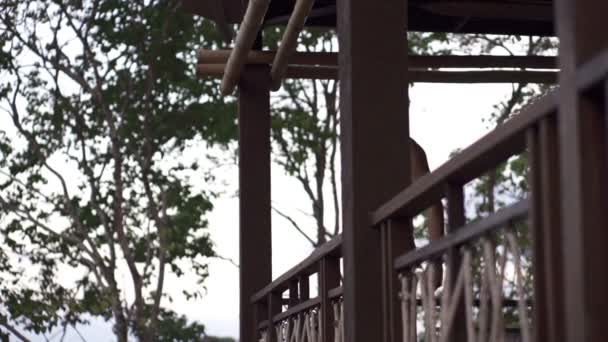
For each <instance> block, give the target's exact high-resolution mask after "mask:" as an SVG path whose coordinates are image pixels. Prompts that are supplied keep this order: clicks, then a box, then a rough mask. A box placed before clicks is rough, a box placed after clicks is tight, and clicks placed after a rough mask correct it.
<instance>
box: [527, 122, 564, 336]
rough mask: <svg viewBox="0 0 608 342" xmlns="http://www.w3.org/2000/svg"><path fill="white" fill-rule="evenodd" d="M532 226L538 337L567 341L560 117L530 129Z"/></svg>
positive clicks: (535, 319)
mask: <svg viewBox="0 0 608 342" xmlns="http://www.w3.org/2000/svg"><path fill="white" fill-rule="evenodd" d="M527 139H528V155H529V157H528V158H529V160H530V176H529V182H530V188H531V190H532V191H531V213H530V223H531V224H530V230H531V235H532V243H533V249H534V263H533V265H534V303H535V304H534V322H535V329H534V333H535V337H534V338H535V341H538V342H542V341H556V342H560V341H564V340H565V338H566V337H565V336H564V331H563V326H564V312H563V286H562V277H563V274H562V269H563V256H562V249H561V241H562V239H561V231H560V224H561V219H560V205H561V203H560V201H559V198H560V196H561V191H560V184H559V175H560V172H559V155H558V138H557V120H556V118H555V117H548V118H546V119H543V121H541V122H540V124H539V127H538V128H531V129H530V130H529V131H528V137H527Z"/></svg>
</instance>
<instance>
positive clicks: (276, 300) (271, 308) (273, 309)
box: [267, 292, 283, 342]
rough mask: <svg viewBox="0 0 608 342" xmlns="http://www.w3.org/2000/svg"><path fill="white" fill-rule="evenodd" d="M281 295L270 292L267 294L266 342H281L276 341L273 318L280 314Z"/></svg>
mask: <svg viewBox="0 0 608 342" xmlns="http://www.w3.org/2000/svg"><path fill="white" fill-rule="evenodd" d="M281 301H282V299H281V294H280V293H275V292H270V293H269V294H268V340H267V341H268V342H283V341H278V340H277V333H276V327H275V323H274V320H273V317H274V316H276V315H277V314H279V313H281Z"/></svg>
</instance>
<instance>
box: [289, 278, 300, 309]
mask: <svg viewBox="0 0 608 342" xmlns="http://www.w3.org/2000/svg"><path fill="white" fill-rule="evenodd" d="M298 292H299V291H298V279H292V280H290V281H289V300H288V306H289V307H290V308H291V307H294V306H296V305H297V304H298V301H299V300H298V298H299V293H298Z"/></svg>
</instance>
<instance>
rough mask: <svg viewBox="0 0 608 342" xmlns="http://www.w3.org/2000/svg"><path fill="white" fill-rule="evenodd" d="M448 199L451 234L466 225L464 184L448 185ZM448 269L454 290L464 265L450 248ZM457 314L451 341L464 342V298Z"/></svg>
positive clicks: (456, 251)
mask: <svg viewBox="0 0 608 342" xmlns="http://www.w3.org/2000/svg"><path fill="white" fill-rule="evenodd" d="M446 197H447V203H448V209H447V212H448V213H447V214H448V225H447V233H448V234H451V233H454V232H456V231H457V230H458V229H460V228H462V227H464V225H465V224H466V216H465V207H464V204H465V202H464V189H463V186H462V184H448V185H447V187H446ZM447 263H448V265H447V267H449V268H450V269H451V270H452V273H451V274H452V275H453V276H452V277H451V278H452V279H451V284H450V288H451V289H452V290H454V288H455V285H456V275H457V274H458V270H459V269H460V266H461V264H462V257H461V256H460V252H459V251H458V250H454V249H453V248H450V249H449V250H448V254H447ZM456 310H457V312H456V315H455V318H454V323H452V329H451V330H450V337H449V340H450V341H454V342H464V341H466V340H467V329H466V317H467V316H466V309H465V307H464V296H461V297H460V300H459V301H458V304H457V309H456Z"/></svg>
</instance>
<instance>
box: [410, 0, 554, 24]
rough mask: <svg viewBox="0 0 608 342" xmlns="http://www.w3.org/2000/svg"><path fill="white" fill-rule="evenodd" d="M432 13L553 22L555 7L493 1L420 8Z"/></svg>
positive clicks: (423, 6)
mask: <svg viewBox="0 0 608 342" xmlns="http://www.w3.org/2000/svg"><path fill="white" fill-rule="evenodd" d="M420 7H421V8H424V9H426V10H428V11H430V12H433V13H436V14H440V15H445V16H451V17H464V18H484V19H507V20H513V21H517V20H522V21H523V20H531V21H545V22H551V21H552V20H553V7H552V6H551V2H546V3H538V2H536V3H529V4H526V3H513V2H504V3H500V2H496V1H494V2H492V1H432V2H428V3H426V2H425V3H424V4H423V5H421V6H420Z"/></svg>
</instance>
